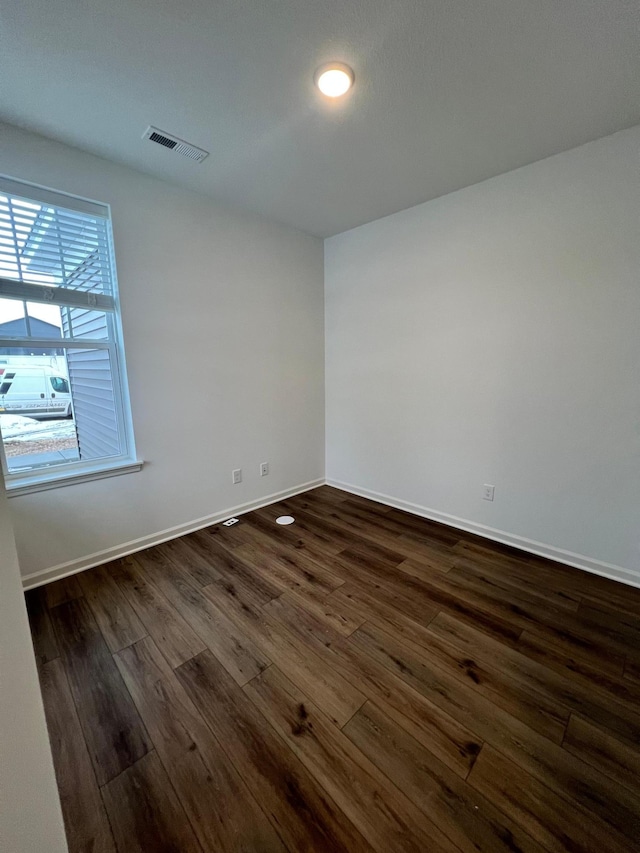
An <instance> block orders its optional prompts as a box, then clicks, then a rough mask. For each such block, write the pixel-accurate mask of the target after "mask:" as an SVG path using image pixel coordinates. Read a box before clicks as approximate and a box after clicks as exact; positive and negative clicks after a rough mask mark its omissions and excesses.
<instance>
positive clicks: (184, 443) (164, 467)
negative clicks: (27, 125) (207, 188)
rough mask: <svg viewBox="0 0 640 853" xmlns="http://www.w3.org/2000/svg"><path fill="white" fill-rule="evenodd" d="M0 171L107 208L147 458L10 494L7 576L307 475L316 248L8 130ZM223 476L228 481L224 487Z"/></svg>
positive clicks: (320, 393)
mask: <svg viewBox="0 0 640 853" xmlns="http://www.w3.org/2000/svg"><path fill="white" fill-rule="evenodd" d="M141 144H142V143H141ZM167 156H168V157H169V156H175V155H171V154H169V153H167ZM212 156H215V155H212ZM205 168H206V163H205V164H204V165H202V166H198V165H196V164H193V169H196V170H197V169H205ZM0 171H2V172H3V173H5V174H7V175H10V176H12V177H15V178H21V179H24V180H28V181H32V182H35V183H39V184H42V185H45V186H49V187H53V188H55V189H58V190H63V191H65V192H70V193H74V194H77V195H82V196H86V197H89V198H94V199H97V200H99V201H103V202H108V203H109V204H110V205H111V210H112V219H113V227H114V238H115V248H116V261H117V270H118V280H119V287H120V296H121V302H122V312H123V325H124V334H125V349H126V356H127V366H128V374H129V384H130V391H131V403H132V408H133V420H134V427H135V438H136V444H137V451H138V456H139V457H140V458H142V459H144V460H145V461H146V462H147V465H146V466H145V468H144V469H143V470H142V471H141V472H140V473H135V474H127V475H125V476H120V477H116V478H113V479H108V480H99V481H95V482H90V483H86V484H82V485H75V486H68V487H65V488H60V489H56V490H54V491H47V492H42V493H39V494H36V495H29V496H24V497H15V498H12V499H11V501H10V503H11V510H12V515H13V519H14V527H15V532H16V541H17V546H18V552H19V556H20V562H21V566H22V571H23V574H27V575H29V574H32V573H34V572H39V571H42V570H44V569H48V568H50V567H54V566H58V565H59V564H62V563H66V562H67V561H74V560H77V559H79V558H84V557H86V556H87V555H90V554H93V553H95V552H98V551H101V550H103V549H110V548H113V547H115V546H118V545H119V544H121V543H126V542H130V541H132V540H135V539H138V538H140V537H145V536H149V535H152V534H155V533H157V532H158V531H162V530H165V529H166V528H170V527H174V526H176V525H181V524H187V523H189V522H191V521H193V520H194V519H198V518H202V517H205V516H208V515H211V514H216V513H219V512H222V511H224V510H226V509H228V508H230V507H234V506H237V505H239V504H243V503H245V502H247V501H252V500H256V499H259V498H261V497H263V496H266V495H268V494H272V493H275V492H279V491H282V490H285V489H290V488H293V487H295V486H297V485H299V484H303V483H306V482H308V481H311V480H314V479H316V478H319V477H322V476H323V474H324V415H323V411H324V360H323V346H324V341H323V335H324V332H323V322H324V311H323V252H322V242H321V241H320V240H318V239H316V238H313V237H309V236H307V235H304V234H302V233H300V232H298V231H294V230H292V229H287V228H285V227H281V226H279V225H276V224H273V223H270V222H267V221H265V220H263V219H260V218H258V217H253V216H246V215H243V214H240V213H236V212H234V211H232V210H229V209H226V208H222V207H220V206H217V205H215V204H214V203H213V202H212V201H211V199H209V198H206V197H205V196H201V195H198V194H195V193H192V192H188V191H186V190H182V189H179V188H176V187H174V186H171V185H169V184H166V183H164V182H161V181H158V180H156V179H153V178H150V177H147V176H145V175H142V174H140V173H138V172H134V171H132V170H130V169H127V168H124V167H121V166H118V165H116V164H113V163H110V162H108V161H106V160H102V159H99V158H96V157H93V156H91V155H88V154H85V153H82V152H80V151H77V150H75V149H72V148H68V147H66V146H64V145H61V144H58V143H56V142H52V141H50V140H47V139H44V138H42V137H39V136H35V135H32V134H30V133H26V132H23V131H21V130H18V129H17V128H15V127H11V126H9V125H0ZM168 353H170V358H169V357H167V354H168ZM263 461H268V462H269V463H270V474H269V476H268V477H265V478H263V479H261V478H260V477H259V476H258V466H259V464H260V462H263ZM239 467H241V468H242V469H243V472H244V482H243V483H242V484H241V485H238V486H233V485H232V484H231V470H232V468H239Z"/></svg>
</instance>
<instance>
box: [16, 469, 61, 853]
mask: <svg viewBox="0 0 640 853" xmlns="http://www.w3.org/2000/svg"><path fill="white" fill-rule="evenodd" d="M0 735H1V736H0V850H2V851H6V853H10V851H15V853H42V851H45V850H46V851H47V853H64V851H66V850H67V844H66V841H65V835H64V826H63V823H62V812H61V811H60V800H59V798H58V790H57V788H56V780H55V776H54V772H53V762H52V760H51V751H50V748H49V739H48V737H47V728H46V723H45V717H44V709H43V707H42V698H41V696H40V687H39V684H38V674H37V671H36V662H35V659H34V657H33V647H32V645H31V635H30V633H29V623H28V620H27V611H26V609H25V606H24V597H23V594H22V584H21V583H20V571H19V569H18V558H17V555H16V548H15V543H14V539H13V530H12V528H11V522H10V518H9V503H8V501H7V498H6V495H5V491H4V483H3V482H2V478H1V477H0Z"/></svg>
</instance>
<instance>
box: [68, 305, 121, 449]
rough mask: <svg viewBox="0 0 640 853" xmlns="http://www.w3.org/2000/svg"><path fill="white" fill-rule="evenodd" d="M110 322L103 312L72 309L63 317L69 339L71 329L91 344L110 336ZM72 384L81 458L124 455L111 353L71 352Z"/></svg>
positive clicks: (93, 350) (69, 353) (76, 335)
mask: <svg viewBox="0 0 640 853" xmlns="http://www.w3.org/2000/svg"><path fill="white" fill-rule="evenodd" d="M106 324H107V320H106V317H105V315H104V314H103V313H101V312H100V311H89V310H87V309H85V308H70V309H69V310H68V312H65V313H64V314H63V322H62V325H63V329H64V333H65V336H66V335H68V334H69V327H70V326H71V327H72V329H73V337H74V339H76V340H77V339H78V338H85V339H87V341H88V340H89V339H91V340H94V341H95V340H100V339H104V338H105V337H106V336H107V325H106ZM67 365H68V367H69V382H70V383H71V394H72V397H73V411H74V416H75V421H76V428H77V434H78V447H79V450H80V458H81V459H98V458H101V457H104V456H116V455H118V454H119V453H120V441H119V435H118V422H117V420H116V401H115V394H114V389H113V382H112V380H111V370H110V361H109V351H108V350H106V349H81V350H77V349H69V350H68V351H67Z"/></svg>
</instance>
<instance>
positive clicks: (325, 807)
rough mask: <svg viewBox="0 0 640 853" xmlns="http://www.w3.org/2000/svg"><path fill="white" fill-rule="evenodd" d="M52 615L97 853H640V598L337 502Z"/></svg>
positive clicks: (45, 623) (68, 758)
mask: <svg viewBox="0 0 640 853" xmlns="http://www.w3.org/2000/svg"><path fill="white" fill-rule="evenodd" d="M281 514H291V515H293V516H295V518H296V523H295V524H294V525H292V526H290V527H280V526H278V525H276V524H275V518H276V516H278V515H281ZM27 603H28V609H29V614H30V618H31V626H32V633H33V641H34V646H35V651H36V656H37V660H38V665H39V671H40V679H41V684H42V692H43V696H44V704H45V709H46V714H47V721H48V726H49V733H50V737H51V743H52V748H53V756H54V763H55V768H56V773H57V779H58V786H59V789H60V793H61V798H62V807H63V812H64V818H65V824H66V828H67V835H68V839H69V847H70V850H71V851H72V853H75V852H76V851H86V852H87V853H88V851H92V853H107V851H116V850H117V851H120V853H135V851H150V853H151V851H152V852H153V853H156V852H157V851H167V853H168V851H173V852H174V853H190V851H200V853H202V851H256V853H257V851H260V852H261V853H266V851H285V850H289V851H319V853H325V851H338V850H341V851H349V853H354V851H364V850H376V851H379V853H394V851H420V853H425V851H428V852H429V853H431V852H432V851H433V853H438V852H439V851H468V853H476V851H485V853H515V851H523V853H533V852H534V851H542V850H547V851H558V853H560V851H571V853H577V852H578V851H584V853H587V851H589V853H595V852H596V851H597V853H607V851H611V853H613V851H615V853H623V851H624V853H629V851H631V850H638V849H640V841H639V839H640V589H633V588H629V587H626V586H622V585H620V584H617V583H615V582H613V581H608V580H605V579H603V578H599V577H596V576H593V575H589V574H586V573H584V572H581V571H578V570H575V569H571V568H568V567H565V566H561V565H558V564H554V563H551V562H550V561H548V560H543V559H541V558H537V557H532V556H527V555H526V554H523V553H522V552H517V551H515V550H513V549H510V548H508V547H505V546H501V545H494V544H492V543H490V542H488V541H486V540H480V539H477V538H476V537H474V536H471V535H467V534H464V533H461V532H460V531H456V530H453V529H451V528H448V527H443V526H442V525H438V524H435V523H432V522H429V521H426V520H424V519H419V518H416V517H414V516H411V515H408V514H406V513H403V512H400V511H398V510H395V509H390V508H388V507H384V506H380V505H379V504H375V503H372V502H371V501H367V500H364V499H362V498H358V497H354V496H351V495H348V494H346V493H344V492H340V491H337V490H335V489H331V488H328V487H322V488H319V489H316V490H314V491H313V492H308V493H306V494H304V495H300V496H298V497H295V498H292V499H291V500H288V501H285V502H283V503H282V504H278V505H274V506H271V507H268V508H266V509H261V510H257V511H255V512H252V513H249V514H248V515H245V516H243V517H242V518H241V519H240V522H239V523H238V524H237V525H235V526H233V527H224V526H222V525H218V526H215V527H210V528H207V529H205V530H202V531H200V532H197V533H193V534H191V535H189V536H185V537H183V538H182V539H178V540H174V541H172V542H168V543H166V544H164V545H161V546H158V547H155V548H151V549H149V550H147V551H143V552H140V553H138V554H136V555H134V556H133V557H128V558H126V559H123V560H118V561H115V562H113V563H110V564H109V565H105V566H101V567H99V568H96V569H92V570H90V571H87V572H84V573H82V574H79V575H76V576H75V577H72V578H69V579H66V580H62V581H58V582H56V583H53V584H50V585H49V586H47V587H41V588H39V589H36V590H33V591H31V592H29V593H27ZM16 853H17V851H16Z"/></svg>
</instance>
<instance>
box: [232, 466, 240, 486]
mask: <svg viewBox="0 0 640 853" xmlns="http://www.w3.org/2000/svg"><path fill="white" fill-rule="evenodd" d="M231 479H232V480H233V485H234V486H237V485H238V483H241V482H242V468H235V469H234V470H233V471H232V472H231Z"/></svg>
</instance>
